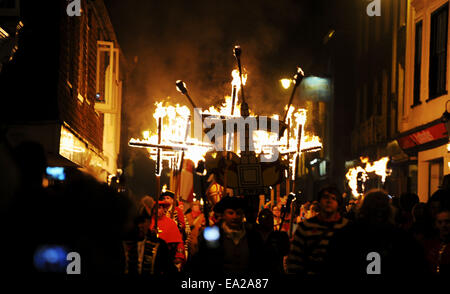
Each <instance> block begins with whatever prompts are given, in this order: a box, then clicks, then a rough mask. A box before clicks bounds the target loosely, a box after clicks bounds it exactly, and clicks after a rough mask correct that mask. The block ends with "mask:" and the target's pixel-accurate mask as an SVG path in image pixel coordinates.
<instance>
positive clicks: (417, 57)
mask: <svg viewBox="0 0 450 294" xmlns="http://www.w3.org/2000/svg"><path fill="white" fill-rule="evenodd" d="M421 69H422V21H419V22H418V23H416V36H415V47H414V96H413V100H414V101H413V106H416V105H419V104H420V72H421Z"/></svg>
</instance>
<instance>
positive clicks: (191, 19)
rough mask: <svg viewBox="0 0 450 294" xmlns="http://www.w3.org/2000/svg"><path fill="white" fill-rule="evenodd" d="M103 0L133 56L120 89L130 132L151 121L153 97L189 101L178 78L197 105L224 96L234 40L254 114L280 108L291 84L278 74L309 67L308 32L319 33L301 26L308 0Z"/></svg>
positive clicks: (124, 46) (150, 124) (212, 102)
mask: <svg viewBox="0 0 450 294" xmlns="http://www.w3.org/2000/svg"><path fill="white" fill-rule="evenodd" d="M106 2H107V3H106V5H107V6H108V9H109V11H110V14H111V18H112V23H113V25H114V28H115V30H116V33H117V35H118V39H119V42H120V46H121V48H122V50H123V52H124V53H125V55H126V57H127V59H128V61H129V62H130V63H131V64H132V63H133V62H132V60H133V57H134V56H138V62H137V64H136V66H135V68H134V70H133V71H132V74H131V76H130V78H129V80H128V81H127V89H126V92H125V95H126V96H125V99H126V101H125V104H126V105H125V106H124V109H125V113H126V117H127V120H128V122H127V123H128V127H129V130H130V132H131V134H130V135H133V134H139V133H140V132H141V131H142V130H144V129H148V128H155V127H156V126H155V124H154V120H153V117H152V114H153V112H154V107H155V106H154V103H155V102H156V101H162V100H166V101H170V102H171V103H172V104H176V103H180V104H186V105H188V103H187V101H186V98H185V97H183V96H182V95H181V94H180V93H178V92H177V91H176V88H175V81H176V80H183V81H184V82H186V84H187V89H188V91H189V93H190V95H191V97H192V98H193V99H194V101H195V102H196V104H197V105H198V106H199V107H202V108H204V109H206V108H208V107H209V106H211V105H219V104H220V103H221V102H223V99H224V96H226V95H230V86H229V85H230V78H231V77H230V72H231V70H232V69H234V68H236V61H235V58H234V56H233V52H232V49H233V47H234V45H237V44H239V45H240V46H241V48H242V50H243V53H242V56H241V60H242V65H243V67H244V68H245V70H246V71H247V73H248V74H249V78H248V81H247V85H246V86H245V96H246V100H247V102H248V104H249V107H250V108H251V110H252V111H253V112H254V113H257V114H272V113H274V112H277V113H282V112H283V110H284V109H283V108H282V107H280V105H285V104H286V103H287V101H288V99H289V95H290V91H286V90H284V89H281V87H280V84H279V79H280V78H282V77H286V76H292V75H293V74H294V72H295V70H296V67H297V66H302V67H304V68H305V65H306V67H308V65H309V63H311V58H310V56H311V51H313V50H315V49H314V45H315V43H313V44H312V45H311V43H312V42H311V38H313V37H314V38H321V36H322V35H321V34H320V33H318V34H317V35H314V36H312V35H313V33H312V32H311V26H308V25H305V24H306V23H307V22H309V21H310V20H307V19H306V18H305V15H306V14H308V12H307V10H305V9H304V6H305V5H313V4H305V3H299V2H301V1H294V0H283V1H233V0H230V1H138V0H131V1H126V2H123V1H113V0H111V1H106ZM308 2H309V1H308ZM312 2H314V1H312ZM308 43H309V44H308ZM287 44H289V46H286V45H287ZM307 44H308V46H307ZM308 50H309V52H308ZM132 66H133V65H132ZM306 70H308V69H306Z"/></svg>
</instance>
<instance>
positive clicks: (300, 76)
mask: <svg viewBox="0 0 450 294" xmlns="http://www.w3.org/2000/svg"><path fill="white" fill-rule="evenodd" d="M304 77H305V73H304V72H303V70H302V69H301V68H300V67H297V73H296V74H295V75H294V87H293V89H292V93H291V97H290V98H289V103H288V106H287V108H286V112H285V113H284V117H283V122H284V123H285V124H286V118H287V115H288V112H289V108H290V107H291V104H292V100H293V99H294V94H295V91H296V90H297V87H298V85H300V83H301V82H302V80H303V78H304ZM282 133H283V132H280V135H281V134H282Z"/></svg>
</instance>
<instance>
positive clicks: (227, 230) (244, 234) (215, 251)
mask: <svg viewBox="0 0 450 294" xmlns="http://www.w3.org/2000/svg"><path fill="white" fill-rule="evenodd" d="M246 208H247V206H246V202H245V200H244V199H241V198H238V197H230V196H226V197H223V198H222V199H221V200H220V201H219V202H218V203H217V204H216V206H215V209H214V211H215V212H216V213H218V214H220V215H221V218H220V219H221V221H220V222H219V223H218V224H217V226H213V227H207V228H205V230H203V231H202V232H201V233H200V235H199V239H198V244H199V250H198V252H197V254H196V255H195V256H193V258H192V272H193V273H195V274H197V273H200V274H204V275H214V276H218V275H223V274H239V273H240V274H249V273H259V272H263V271H265V270H267V263H266V262H265V261H266V260H265V258H264V257H263V250H262V245H263V242H262V239H261V236H260V235H259V233H258V232H256V231H255V230H254V229H251V228H250V226H247V225H246V224H245V223H244V222H243V220H244V213H245V209H246Z"/></svg>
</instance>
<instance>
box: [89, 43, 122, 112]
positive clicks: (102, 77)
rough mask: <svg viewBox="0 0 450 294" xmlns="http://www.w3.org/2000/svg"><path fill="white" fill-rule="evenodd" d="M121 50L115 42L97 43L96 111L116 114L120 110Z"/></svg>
mask: <svg viewBox="0 0 450 294" xmlns="http://www.w3.org/2000/svg"><path fill="white" fill-rule="evenodd" d="M118 84H119V50H118V49H115V48H114V43H113V42H106V41H98V42H97V82H96V95H95V102H96V103H95V109H96V110H98V111H100V112H104V113H114V112H116V111H117V109H118V97H117V96H118V94H119V90H118V86H117V85H118Z"/></svg>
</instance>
